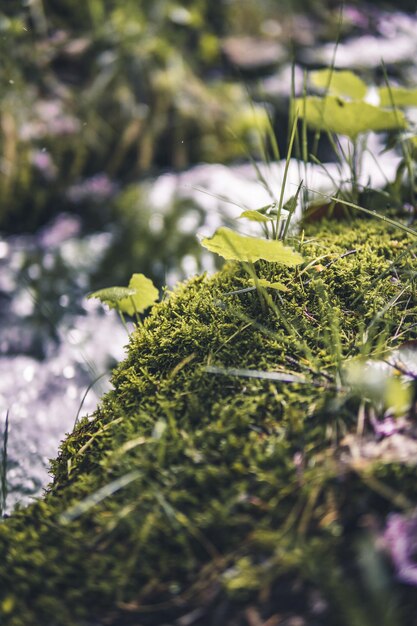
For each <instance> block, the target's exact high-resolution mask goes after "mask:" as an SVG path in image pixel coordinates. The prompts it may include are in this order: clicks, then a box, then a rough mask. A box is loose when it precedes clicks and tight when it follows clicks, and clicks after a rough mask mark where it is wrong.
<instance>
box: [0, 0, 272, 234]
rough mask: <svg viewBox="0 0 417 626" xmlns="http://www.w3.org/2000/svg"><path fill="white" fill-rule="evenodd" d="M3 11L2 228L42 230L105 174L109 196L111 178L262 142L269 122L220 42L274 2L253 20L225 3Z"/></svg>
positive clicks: (11, 6)
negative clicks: (233, 73) (230, 70)
mask: <svg viewBox="0 0 417 626" xmlns="http://www.w3.org/2000/svg"><path fill="white" fill-rule="evenodd" d="M2 4H3V6H1V4H0V7H1V8H0V55H1V65H2V67H1V74H0V116H1V118H0V125H1V131H2V133H1V140H0V142H1V143H0V151H1V167H0V227H2V228H5V229H21V228H29V229H32V228H34V227H36V226H38V225H39V224H40V223H42V222H43V221H45V220H46V219H47V218H48V217H50V215H51V214H53V213H54V212H56V210H57V206H56V205H57V203H58V204H59V205H60V207H61V208H62V207H63V204H64V205H65V202H66V200H68V199H69V200H71V191H70V194H69V198H68V190H69V189H70V188H71V186H72V185H74V184H79V183H80V182H81V181H83V180H86V179H87V180H88V179H89V178H91V177H94V176H96V175H97V174H103V173H104V174H106V176H107V177H108V178H109V180H107V179H106V178H104V177H102V178H101V179H99V180H101V181H102V183H103V189H101V188H100V185H99V180H96V182H95V184H96V191H97V192H100V191H101V192H102V195H103V196H104V195H106V192H108V194H109V195H110V194H111V191H112V189H113V186H112V183H110V182H109V181H110V180H111V181H114V180H119V181H120V180H121V181H128V180H133V179H135V178H137V177H138V176H141V175H143V174H148V173H151V172H155V171H157V170H158V169H160V168H168V167H169V168H175V169H181V168H184V167H186V166H187V165H189V164H190V163H194V162H197V161H208V162H210V161H228V160H231V159H235V158H237V157H239V156H242V154H244V152H245V150H246V147H247V145H248V142H249V145H250V144H251V139H252V137H251V130H253V127H254V125H255V124H254V121H253V119H252V118H254V117H256V120H257V123H259V119H260V116H259V115H258V116H256V115H255V116H254V114H253V110H252V107H251V105H250V103H249V102H248V98H247V97H246V93H245V89H244V87H243V86H242V85H241V84H239V83H238V82H236V81H231V80H228V79H227V77H225V76H224V72H222V55H221V44H220V37H221V36H222V35H223V34H224V33H225V32H230V31H229V26H230V24H232V25H233V24H235V25H236V29H237V30H241V29H243V28H245V24H246V26H247V27H248V28H249V25H250V28H251V29H253V28H254V25H256V24H258V23H259V22H260V19H261V17H260V16H261V15H262V14H263V11H264V10H267V8H268V7H267V5H268V3H267V2H266V3H265V7H262V10H259V9H258V8H256V4H257V3H255V2H249V3H248V7H247V10H246V11H243V12H242V13H241V12H240V11H239V10H238V6H237V5H238V4H239V3H237V2H231V3H229V2H226V1H223V0H220V1H219V2H215V3H213V2H210V0H189V1H188V2H182V3H177V2H173V1H172V0H159V1H158V0H152V1H142V2H136V1H129V0H123V1H121V0H113V1H109V0H87V1H86V2H82V3H80V2H78V0H59V1H58V0H48V2H42V1H41V0H32V1H31V2H26V3H23V4H22V3H20V2H11V3H9V2H7V3H5V2H3V3H2ZM261 4H262V3H261ZM254 15H256V16H257V20H254ZM87 186H88V185H87ZM81 192H82V190H81ZM74 194H75V196H76V195H77V190H75V192H74V193H73V194H72V195H73V198H72V199H74Z"/></svg>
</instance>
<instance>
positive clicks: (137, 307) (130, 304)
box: [118, 274, 159, 315]
mask: <svg viewBox="0 0 417 626" xmlns="http://www.w3.org/2000/svg"><path fill="white" fill-rule="evenodd" d="M129 289H133V290H134V293H133V294H131V295H130V296H129V297H127V298H123V299H122V300H120V302H119V304H118V308H119V309H120V311H121V312H122V313H127V314H128V315H134V314H135V313H143V311H144V310H145V309H147V308H148V307H150V306H152V304H154V302H156V301H157V300H158V298H159V293H158V290H157V288H156V287H155V285H154V284H153V282H152V281H151V280H150V279H149V278H146V276H144V275H143V274H133V275H132V278H131V279H130V281H129Z"/></svg>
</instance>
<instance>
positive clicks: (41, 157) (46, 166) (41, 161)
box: [32, 150, 57, 180]
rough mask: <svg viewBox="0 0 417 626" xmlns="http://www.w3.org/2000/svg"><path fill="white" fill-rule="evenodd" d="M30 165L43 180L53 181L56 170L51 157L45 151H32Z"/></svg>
mask: <svg viewBox="0 0 417 626" xmlns="http://www.w3.org/2000/svg"><path fill="white" fill-rule="evenodd" d="M32 164H33V166H34V167H35V168H36V169H37V170H38V171H39V172H40V173H41V174H42V176H43V177H44V178H45V180H54V178H56V175H57V168H56V166H55V163H54V162H53V160H52V157H51V155H50V154H49V152H47V151H46V150H34V151H33V152H32Z"/></svg>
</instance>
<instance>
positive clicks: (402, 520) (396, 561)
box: [383, 513, 417, 586]
mask: <svg viewBox="0 0 417 626" xmlns="http://www.w3.org/2000/svg"><path fill="white" fill-rule="evenodd" d="M383 538H384V543H385V545H386V547H387V550H388V552H389V554H390V556H391V559H392V562H393V565H394V568H395V571H396V575H397V578H398V579H399V580H401V581H402V582H404V583H407V584H409V585H415V586H417V516H416V515H415V514H414V515H413V516H411V517H407V516H406V515H401V514H399V513H391V514H390V515H388V518H387V524H386V528H385V531H384V536H383Z"/></svg>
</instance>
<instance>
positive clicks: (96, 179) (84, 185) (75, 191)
mask: <svg viewBox="0 0 417 626" xmlns="http://www.w3.org/2000/svg"><path fill="white" fill-rule="evenodd" d="M117 189H118V186H117V184H116V183H114V182H113V181H112V180H110V178H109V177H108V176H107V174H96V175H95V176H92V177H91V178H86V179H85V180H83V181H81V182H80V183H77V184H75V185H72V186H71V187H69V188H68V190H67V198H68V199H69V200H70V201H71V202H74V204H78V203H79V202H83V201H85V200H92V201H94V202H100V201H102V200H108V199H109V198H111V197H112V196H113V195H114V194H115V193H116V191H117Z"/></svg>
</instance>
